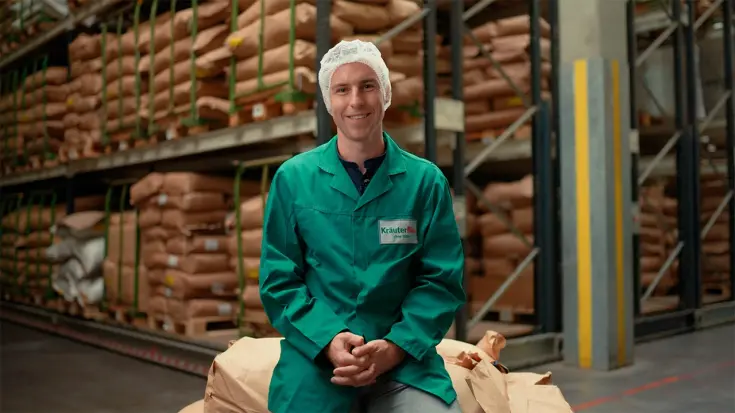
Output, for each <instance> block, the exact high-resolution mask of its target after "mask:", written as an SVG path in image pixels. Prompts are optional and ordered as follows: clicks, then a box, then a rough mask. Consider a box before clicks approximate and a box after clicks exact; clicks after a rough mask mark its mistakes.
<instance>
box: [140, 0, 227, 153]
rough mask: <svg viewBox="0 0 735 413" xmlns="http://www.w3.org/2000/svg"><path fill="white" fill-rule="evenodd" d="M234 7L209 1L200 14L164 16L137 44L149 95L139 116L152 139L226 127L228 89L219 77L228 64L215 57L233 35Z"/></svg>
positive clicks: (219, 0) (201, 4)
mask: <svg viewBox="0 0 735 413" xmlns="http://www.w3.org/2000/svg"><path fill="white" fill-rule="evenodd" d="M230 7H231V2H230V1H225V0H210V1H202V2H199V3H198V5H197V9H196V12H195V11H194V10H193V9H192V8H188V9H185V10H181V11H178V12H176V13H175V14H173V15H170V14H169V13H164V14H162V15H159V16H157V17H156V20H155V25H153V35H152V37H151V36H148V37H147V38H146V39H144V40H143V41H141V42H139V44H138V48H139V50H140V53H141V59H140V62H139V63H138V70H139V71H140V72H141V73H146V75H145V76H144V80H143V83H144V84H145V85H146V89H147V93H146V103H145V104H143V105H141V107H140V114H141V117H142V119H143V121H144V125H145V130H146V131H147V132H148V134H149V136H150V138H151V139H156V140H160V139H175V138H179V137H183V136H189V135H196V134H198V133H202V132H204V131H207V130H210V129H217V128H220V127H223V126H226V125H227V123H228V121H229V112H228V111H229V104H227V105H224V106H218V104H219V103H221V102H225V103H226V102H227V99H228V97H229V89H228V86H227V84H226V82H225V81H223V79H222V78H221V77H218V75H221V69H222V66H221V65H224V64H229V58H224V59H223V58H218V57H217V56H218V55H217V54H216V52H217V51H221V50H222V49H223V48H222V45H223V44H224V41H225V39H226V37H227V35H229V33H230V29H229V27H230V26H229V18H230V14H231V12H230ZM195 16H196V20H195V19H194V17H195ZM195 25H196V32H195V31H194V30H193V28H194V26H195ZM213 52H214V53H215V55H214V59H213V55H212V54H211V53H213ZM192 55H193V56H192ZM212 65H213V66H212ZM192 94H193V97H194V99H193V102H192ZM192 110H193V111H192Z"/></svg>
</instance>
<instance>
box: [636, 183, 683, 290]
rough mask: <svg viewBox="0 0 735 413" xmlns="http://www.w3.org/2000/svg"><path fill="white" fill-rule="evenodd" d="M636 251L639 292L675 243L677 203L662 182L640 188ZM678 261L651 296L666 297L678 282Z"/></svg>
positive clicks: (657, 269)
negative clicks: (638, 263)
mask: <svg viewBox="0 0 735 413" xmlns="http://www.w3.org/2000/svg"><path fill="white" fill-rule="evenodd" d="M639 205H640V211H641V212H640V215H639V218H638V223H637V224H638V226H639V240H640V241H639V250H640V287H641V294H643V293H644V292H645V291H646V290H647V289H648V288H649V286H650V285H651V283H653V282H654V280H655V279H656V277H657V276H658V273H659V272H660V270H661V269H662V268H663V266H664V263H665V262H666V259H667V258H668V257H669V255H670V254H672V253H673V251H674V249H675V248H676V244H677V241H678V240H677V237H676V234H677V228H678V219H677V202H676V199H675V198H673V197H671V196H670V195H668V194H667V193H666V182H661V183H655V184H652V185H649V186H646V187H644V188H641V189H640V192H639ZM678 274H679V261H678V259H676V260H674V262H673V263H672V264H671V266H670V267H669V268H668V269H667V270H666V272H665V273H664V274H663V275H662V276H661V278H660V279H659V282H658V284H657V285H656V287H655V288H654V290H653V295H654V296H666V295H668V294H669V292H671V291H672V289H673V288H675V287H676V286H677V285H678V282H679V281H678V277H679V275H678Z"/></svg>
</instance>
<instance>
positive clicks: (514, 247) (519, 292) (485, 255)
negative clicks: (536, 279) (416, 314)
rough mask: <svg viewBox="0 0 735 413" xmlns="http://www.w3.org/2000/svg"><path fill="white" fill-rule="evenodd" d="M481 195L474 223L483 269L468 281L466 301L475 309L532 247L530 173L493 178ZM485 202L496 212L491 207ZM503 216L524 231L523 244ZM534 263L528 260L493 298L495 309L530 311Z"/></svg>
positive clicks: (531, 190) (510, 272) (531, 183)
mask: <svg viewBox="0 0 735 413" xmlns="http://www.w3.org/2000/svg"><path fill="white" fill-rule="evenodd" d="M483 198H484V199H480V200H478V202H477V208H478V209H479V210H480V211H483V213H482V215H480V217H479V218H478V220H477V221H478V222H477V225H478V227H479V231H480V234H481V235H482V247H481V248H482V272H481V275H480V274H475V276H473V277H471V278H470V282H469V291H468V295H469V300H468V301H469V302H470V303H471V308H472V309H473V310H474V311H477V310H478V309H479V308H480V307H482V305H483V304H484V303H485V302H486V301H487V300H488V299H489V298H490V297H491V296H492V295H493V294H494V293H495V291H497V290H498V289H499V288H500V286H501V285H502V284H503V283H504V282H505V280H506V279H507V278H508V277H509V276H510V275H511V274H512V273H513V271H515V269H516V268H517V267H518V265H519V264H520V263H521V261H523V260H524V259H525V258H526V257H527V256H528V254H530V253H531V251H532V249H533V242H534V237H533V177H532V176H530V175H529V176H526V177H524V178H523V179H521V180H519V181H514V182H507V183H506V182H495V183H491V184H489V185H487V187H486V188H485V190H484V197H483ZM485 202H488V203H490V204H491V205H492V206H493V208H494V209H495V210H497V212H499V213H500V214H502V216H501V215H499V214H496V213H495V212H493V211H491V210H490V209H489V208H488V206H487V205H486V203H485ZM504 218H505V219H507V220H509V221H510V222H511V223H512V224H513V226H514V227H515V228H517V229H518V231H520V232H521V233H522V234H524V235H525V237H526V239H527V240H528V242H529V244H530V245H526V244H525V243H524V242H523V241H522V240H521V239H520V238H519V237H518V236H517V235H516V234H515V233H513V232H511V228H510V227H509V226H508V224H506V222H505V221H504ZM533 273H534V265H533V263H531V264H530V265H528V266H526V268H525V269H524V270H523V271H522V272H521V274H520V276H519V277H518V278H517V279H516V280H515V281H514V282H513V283H512V284H511V285H510V286H509V288H508V289H507V290H506V291H505V293H504V294H503V295H502V296H501V297H500V299H499V300H497V301H496V302H495V308H496V309H501V308H502V309H511V310H512V309H516V310H519V311H524V312H526V311H529V310H530V311H532V310H533V308H534V301H533V298H534V284H533Z"/></svg>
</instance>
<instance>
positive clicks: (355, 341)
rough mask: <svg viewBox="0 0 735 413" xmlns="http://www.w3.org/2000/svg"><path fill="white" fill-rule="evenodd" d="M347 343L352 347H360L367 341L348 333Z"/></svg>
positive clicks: (346, 335)
mask: <svg viewBox="0 0 735 413" xmlns="http://www.w3.org/2000/svg"><path fill="white" fill-rule="evenodd" d="M345 343H346V344H349V345H350V346H352V347H359V346H362V345H364V344H365V339H364V338H363V337H361V336H358V335H357V334H352V333H346V334H345Z"/></svg>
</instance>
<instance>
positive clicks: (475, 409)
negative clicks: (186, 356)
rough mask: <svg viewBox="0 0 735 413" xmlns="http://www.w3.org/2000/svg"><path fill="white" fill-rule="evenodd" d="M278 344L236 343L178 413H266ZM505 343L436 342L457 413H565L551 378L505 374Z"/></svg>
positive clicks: (490, 334) (494, 339) (498, 338)
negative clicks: (197, 397) (200, 392)
mask: <svg viewBox="0 0 735 413" xmlns="http://www.w3.org/2000/svg"><path fill="white" fill-rule="evenodd" d="M280 340H281V339H280V338H260V339H254V338H249V337H245V338H241V339H239V340H237V341H234V342H232V343H231V344H230V347H229V348H228V349H227V351H225V352H224V353H222V354H220V355H218V356H217V357H216V358H215V359H214V362H213V363H212V367H211V368H210V371H209V375H208V379H207V388H206V390H205V393H204V400H203V401H200V402H198V403H194V404H192V405H190V406H188V407H187V408H186V409H184V410H182V411H181V412H187V413H189V412H191V413H225V412H226V413H245V412H258V413H261V412H262V413H266V412H268V388H269V385H270V381H271V377H272V376H273V370H274V368H275V367H276V363H277V362H278V359H279V357H280V348H281V346H280ZM505 344H506V340H505V337H503V336H502V335H501V334H498V333H496V332H494V331H487V332H486V333H485V335H484V336H483V338H482V339H481V340H480V342H478V343H477V345H472V344H468V343H463V342H459V341H455V340H451V339H444V340H442V341H441V342H440V343H439V344H438V345H437V346H436V351H437V353H438V354H439V355H440V356H441V357H442V359H443V360H444V366H445V367H446V369H447V372H448V373H449V376H450V378H451V380H452V385H453V386H454V389H455V391H456V392H457V400H458V403H459V407H460V410H461V411H462V412H463V413H483V412H484V413H524V412H528V411H530V410H529V409H528V408H529V406H542V407H539V408H538V409H537V410H534V411H543V412H544V413H571V412H572V408H571V406H569V403H567V402H566V400H565V399H564V396H563V395H562V393H561V390H560V389H559V388H558V387H556V386H554V385H552V381H551V373H550V372H547V373H546V374H536V373H525V372H523V373H509V372H508V369H507V368H506V367H505V366H503V365H502V364H500V363H499V359H500V351H501V350H502V349H503V348H504V347H505Z"/></svg>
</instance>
